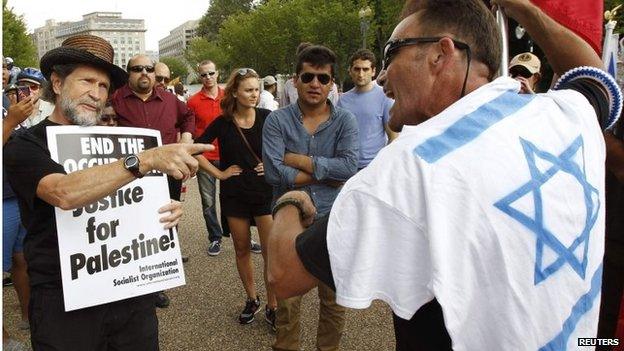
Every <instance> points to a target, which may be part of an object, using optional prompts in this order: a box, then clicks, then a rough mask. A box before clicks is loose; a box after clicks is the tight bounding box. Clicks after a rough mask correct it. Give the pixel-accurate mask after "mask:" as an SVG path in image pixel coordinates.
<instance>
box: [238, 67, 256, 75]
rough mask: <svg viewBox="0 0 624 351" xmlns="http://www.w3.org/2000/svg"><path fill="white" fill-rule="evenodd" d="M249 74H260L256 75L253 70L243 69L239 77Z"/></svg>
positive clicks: (239, 71) (239, 72) (240, 70)
mask: <svg viewBox="0 0 624 351" xmlns="http://www.w3.org/2000/svg"><path fill="white" fill-rule="evenodd" d="M247 73H251V74H258V73H256V71H254V70H253V69H252V68H241V69H239V70H238V75H239V76H244V75H246V74H247Z"/></svg>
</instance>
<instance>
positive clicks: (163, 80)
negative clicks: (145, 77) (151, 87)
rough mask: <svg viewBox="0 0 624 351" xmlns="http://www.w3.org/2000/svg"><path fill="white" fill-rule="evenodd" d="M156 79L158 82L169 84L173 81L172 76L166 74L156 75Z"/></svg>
mask: <svg viewBox="0 0 624 351" xmlns="http://www.w3.org/2000/svg"><path fill="white" fill-rule="evenodd" d="M156 81H157V82H158V83H162V82H165V84H167V83H169V82H170V81H171V78H169V77H165V76H156Z"/></svg>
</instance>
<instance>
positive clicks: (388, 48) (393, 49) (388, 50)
mask: <svg viewBox="0 0 624 351" xmlns="http://www.w3.org/2000/svg"><path fill="white" fill-rule="evenodd" d="M444 38H446V37H422V38H403V39H395V40H389V41H388V42H387V43H386V45H385V46H384V55H383V61H382V67H381V70H382V71H383V70H387V69H388V66H390V63H392V59H394V56H396V54H397V53H398V52H399V49H400V48H402V47H405V46H412V45H418V44H425V43H437V42H438V41H440V40H442V39H444ZM449 39H451V40H452V41H453V44H454V45H455V47H457V48H458V49H460V50H466V59H467V61H468V65H467V67H466V77H465V78H464V85H463V86H462V91H461V95H460V98H462V97H463V96H464V94H465V92H466V82H468V73H469V71H470V61H471V51H470V46H469V45H468V44H466V43H464V42H461V41H459V40H455V39H452V38H449Z"/></svg>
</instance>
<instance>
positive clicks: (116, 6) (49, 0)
mask: <svg viewBox="0 0 624 351" xmlns="http://www.w3.org/2000/svg"><path fill="white" fill-rule="evenodd" d="M209 5H210V1H209V0H176V1H171V0H168V1H153V0H151V1H147V0H99V1H96V0H8V7H9V8H10V7H12V8H13V12H14V13H16V14H18V15H23V16H24V20H25V21H26V26H27V28H28V32H29V33H32V32H33V30H34V29H35V28H38V27H42V26H43V25H44V24H45V21H46V20H47V19H54V20H56V21H57V22H60V21H72V22H73V21H80V20H82V15H85V14H87V13H91V12H97V11H116V12H121V17H122V18H131V19H144V20H145V28H146V29H147V32H145V49H146V50H154V51H158V40H160V39H162V38H164V37H166V36H167V35H169V31H171V30H172V29H174V28H175V27H177V26H179V25H181V24H182V23H184V22H186V21H189V20H195V19H199V18H200V17H201V16H203V15H204V13H206V10H207V9H208V6H209Z"/></svg>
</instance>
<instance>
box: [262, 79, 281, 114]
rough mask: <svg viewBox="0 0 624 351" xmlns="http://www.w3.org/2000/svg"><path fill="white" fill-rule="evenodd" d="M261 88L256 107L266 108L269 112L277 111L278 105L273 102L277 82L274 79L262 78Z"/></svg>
mask: <svg viewBox="0 0 624 351" xmlns="http://www.w3.org/2000/svg"><path fill="white" fill-rule="evenodd" d="M262 87H263V88H264V89H263V90H262V92H261V93H260V101H259V102H258V107H259V108H266V109H267V110H270V111H275V110H277V109H278V108H279V103H278V102H277V101H276V100H275V94H277V80H276V79H275V77H273V76H266V77H264V78H262Z"/></svg>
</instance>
